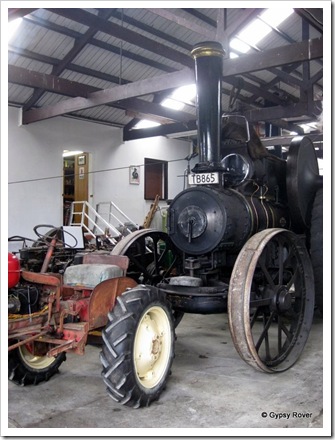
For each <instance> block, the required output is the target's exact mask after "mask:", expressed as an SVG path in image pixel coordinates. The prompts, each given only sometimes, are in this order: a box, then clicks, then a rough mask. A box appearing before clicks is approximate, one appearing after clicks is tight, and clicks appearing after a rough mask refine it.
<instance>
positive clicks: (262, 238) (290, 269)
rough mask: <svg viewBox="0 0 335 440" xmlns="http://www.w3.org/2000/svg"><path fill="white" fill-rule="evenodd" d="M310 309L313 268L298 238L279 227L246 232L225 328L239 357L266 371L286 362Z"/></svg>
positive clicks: (299, 342) (305, 330) (302, 338)
mask: <svg viewBox="0 0 335 440" xmlns="http://www.w3.org/2000/svg"><path fill="white" fill-rule="evenodd" d="M313 311H314V286H313V270H312V266H311V263H310V259H309V255H308V253H307V250H306V248H305V245H304V243H303V242H302V240H301V241H300V242H298V237H297V236H296V235H295V234H294V233H292V232H290V231H287V230H284V229H266V230H264V231H261V232H259V233H257V234H255V235H254V236H253V237H251V238H250V239H249V240H248V242H247V243H246V244H245V246H244V247H243V248H242V250H241V252H240V254H239V256H238V258H237V260H236V262H235V265H234V269H233V272H232V276H231V281H230V285H229V293H228V316H229V327H230V332H231V335H232V338H233V342H234V344H235V348H236V349H237V351H238V353H239V354H240V356H241V357H242V359H243V360H244V361H245V362H247V363H248V364H249V365H251V366H252V367H254V368H255V369H257V370H260V371H263V372H267V373H273V372H280V371H285V370H287V369H288V368H290V367H291V366H292V365H293V364H294V363H295V362H296V361H297V360H298V358H299V356H300V354H301V352H302V350H303V348H304V345H305V343H306V341H307V338H308V335H309V331H310V328H311V325H312V320H313Z"/></svg>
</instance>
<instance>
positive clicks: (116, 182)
mask: <svg viewBox="0 0 335 440" xmlns="http://www.w3.org/2000/svg"><path fill="white" fill-rule="evenodd" d="M65 149H68V150H76V149H77V150H83V151H85V152H89V153H91V156H90V157H91V167H90V168H91V171H92V174H91V180H92V191H91V192H92V194H91V195H92V197H91V198H90V201H89V202H90V203H91V205H92V206H93V207H95V205H96V204H97V203H98V202H105V201H113V202H114V203H116V205H117V206H119V208H120V209H121V210H123V211H124V212H125V213H126V214H127V215H128V216H129V217H130V218H131V219H132V220H134V221H135V222H136V223H138V224H142V223H143V221H144V218H145V216H146V214H147V212H148V210H149V208H150V204H151V202H146V201H145V200H144V169H143V163H144V157H148V158H152V159H162V160H167V161H171V162H169V165H168V169H169V176H168V182H169V188H168V197H169V198H173V197H174V196H175V195H176V194H177V193H178V192H179V191H181V190H182V189H183V178H182V177H178V176H181V175H182V174H183V171H184V169H185V168H186V166H187V162H186V160H183V159H184V158H185V157H186V156H187V155H188V154H189V152H190V144H189V143H188V142H183V141H178V140H169V139H166V138H164V137H156V138H148V139H142V140H138V141H129V142H125V143H123V142H122V130H121V129H118V128H114V127H110V126H106V125H100V124H94V123H90V122H83V121H78V120H75V119H70V118H64V117H58V118H53V119H49V120H45V121H41V122H37V123H34V124H30V125H25V126H19V109H16V108H13V107H9V108H8V182H9V186H8V236H9V237H10V236H13V235H22V236H25V237H30V238H35V236H34V233H33V227H34V226H36V225H37V224H52V225H55V226H60V225H61V224H62V215H63V208H62V184H63V180H62V173H63V163H62V152H63V150H65ZM176 159H181V160H179V161H176ZM130 165H140V174H141V176H140V185H130V184H129V168H128V167H129V166H130ZM103 170H105V171H103ZM162 204H163V205H164V204H165V202H162ZM13 248H15V249H17V246H15V245H12V244H11V245H10V247H9V250H15V249H13Z"/></svg>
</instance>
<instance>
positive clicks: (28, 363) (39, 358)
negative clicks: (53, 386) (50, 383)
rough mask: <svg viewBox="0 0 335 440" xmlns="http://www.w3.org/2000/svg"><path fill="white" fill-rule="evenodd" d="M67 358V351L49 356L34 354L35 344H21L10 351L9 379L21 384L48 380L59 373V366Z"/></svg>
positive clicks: (34, 383) (33, 383)
mask: <svg viewBox="0 0 335 440" xmlns="http://www.w3.org/2000/svg"><path fill="white" fill-rule="evenodd" d="M37 344H38V343H37ZM44 345H45V344H43V346H44ZM35 346H36V343H35ZM65 359H66V357H65V353H60V354H59V355H58V356H56V357H47V356H46V355H43V354H40V355H36V354H34V349H33V344H26V345H21V346H20V347H18V348H16V349H15V350H13V351H10V352H9V356H8V379H9V380H11V381H12V382H14V383H16V384H17V385H21V386H25V385H37V384H38V383H40V382H46V381H47V380H49V379H50V377H52V376H53V375H55V374H56V373H58V368H59V366H60V365H61V364H62V363H63V362H64V361H65Z"/></svg>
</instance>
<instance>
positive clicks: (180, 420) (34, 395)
mask: <svg viewBox="0 0 335 440" xmlns="http://www.w3.org/2000/svg"><path fill="white" fill-rule="evenodd" d="M322 329H323V324H322V320H321V319H320V318H317V317H316V318H315V319H314V324H313V327H312V331H311V334H310V337H309V339H308V341H307V345H306V347H305V349H304V351H303V353H302V356H301V358H300V359H299V361H298V363H297V364H295V365H294V366H293V367H292V368H291V369H290V370H288V371H286V372H284V373H279V374H265V373H260V372H257V371H256V370H254V369H253V368H251V367H250V366H248V365H247V364H246V363H245V362H244V361H243V360H242V359H241V358H240V357H239V355H238V353H237V351H236V350H235V348H234V345H233V342H232V340H231V336H230V332H229V328H228V322H227V315H226V314H223V315H207V316H203V315H185V316H184V318H183V320H182V322H181V324H180V325H179V326H178V328H177V337H178V339H177V341H176V357H175V359H174V362H173V365H172V375H171V376H170V378H169V380H168V384H167V387H166V390H165V391H164V392H163V393H162V395H161V397H160V399H159V401H157V402H154V403H153V404H152V405H151V406H150V407H149V408H142V409H137V410H134V409H131V408H128V407H124V406H121V405H120V404H117V403H115V402H114V401H113V400H112V399H111V398H110V397H109V396H108V395H107V393H106V391H105V385H104V383H103V381H102V378H101V376H100V373H101V364H100V360H99V352H100V347H99V346H96V345H88V346H87V347H86V354H85V356H83V357H80V356H76V355H74V354H68V355H67V361H66V362H65V363H63V364H62V365H61V368H60V373H59V374H57V375H56V376H54V377H53V378H51V379H50V380H49V381H48V382H45V383H42V384H40V385H38V386H29V387H19V386H17V385H15V384H13V383H11V382H10V383H9V390H8V421H9V425H8V428H10V429H7V435H10V436H12V435H13V436H14V435H15V436H24V435H31V434H30V433H33V432H35V431H34V428H39V429H38V430H37V431H38V434H37V435H42V433H43V432H44V430H43V429H42V428H48V429H47V430H46V431H45V435H47V436H59V435H66V436H70V435H73V436H76V435H79V433H80V435H83V436H85V435H90V436H92V435H93V436H97V435H108V436H125V435H127V436H139V435H142V433H145V435H146V436H170V435H171V436H175V435H178V436H204V435H215V436H217V435H227V432H229V431H226V430H227V428H233V431H235V429H236V428H261V429H262V430H263V429H264V428H278V429H279V430H281V429H282V428H286V430H285V434H284V435H288V431H289V430H288V431H287V428H322V427H323V370H322V362H323V353H322V333H323V332H322ZM263 413H267V416H266V417H264V416H263ZM283 413H285V414H288V415H289V418H284V417H282V418H279V414H283ZM276 414H277V418H275V415H276ZM298 414H300V416H298ZM302 415H305V416H304V417H303V416H302ZM3 427H4V425H3V424H2V431H3ZM15 428H18V429H15ZM50 428H56V430H55V431H52V430H50ZM59 428H63V429H59ZM69 428H76V429H73V430H72V429H69ZM78 428H95V429H94V430H90V429H84V430H80V429H78ZM96 428H108V429H101V430H100V429H98V430H97V429H96ZM144 428H148V429H144ZM182 428H185V429H182ZM199 428H200V429H199ZM256 431H258V430H256ZM256 431H253V433H254V432H256ZM293 431H294V432H295V433H296V434H294V435H301V434H298V432H299V431H300V430H296V429H295V430H293ZM321 431H323V430H319V429H315V430H313V432H311V431H310V430H309V431H308V435H313V436H315V435H318V434H317V432H321ZM53 432H54V433H53ZM235 432H237V431H235ZM274 432H275V431H274V430H271V434H270V435H274ZM234 435H237V434H236V433H235V434H234ZM242 435H246V436H248V435H251V431H249V430H246V431H245V430H242ZM252 435H254V434H252ZM263 435H264V434H263ZM276 435H277V434H276Z"/></svg>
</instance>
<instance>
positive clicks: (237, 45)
mask: <svg viewBox="0 0 335 440" xmlns="http://www.w3.org/2000/svg"><path fill="white" fill-rule="evenodd" d="M229 46H230V47H231V48H232V49H235V50H237V51H238V52H241V53H246V52H248V51H249V50H250V46H249V45H248V44H246V43H244V41H241V40H240V39H239V38H233V39H232V40H231V41H230V43H229ZM236 56H237V55H236Z"/></svg>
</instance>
